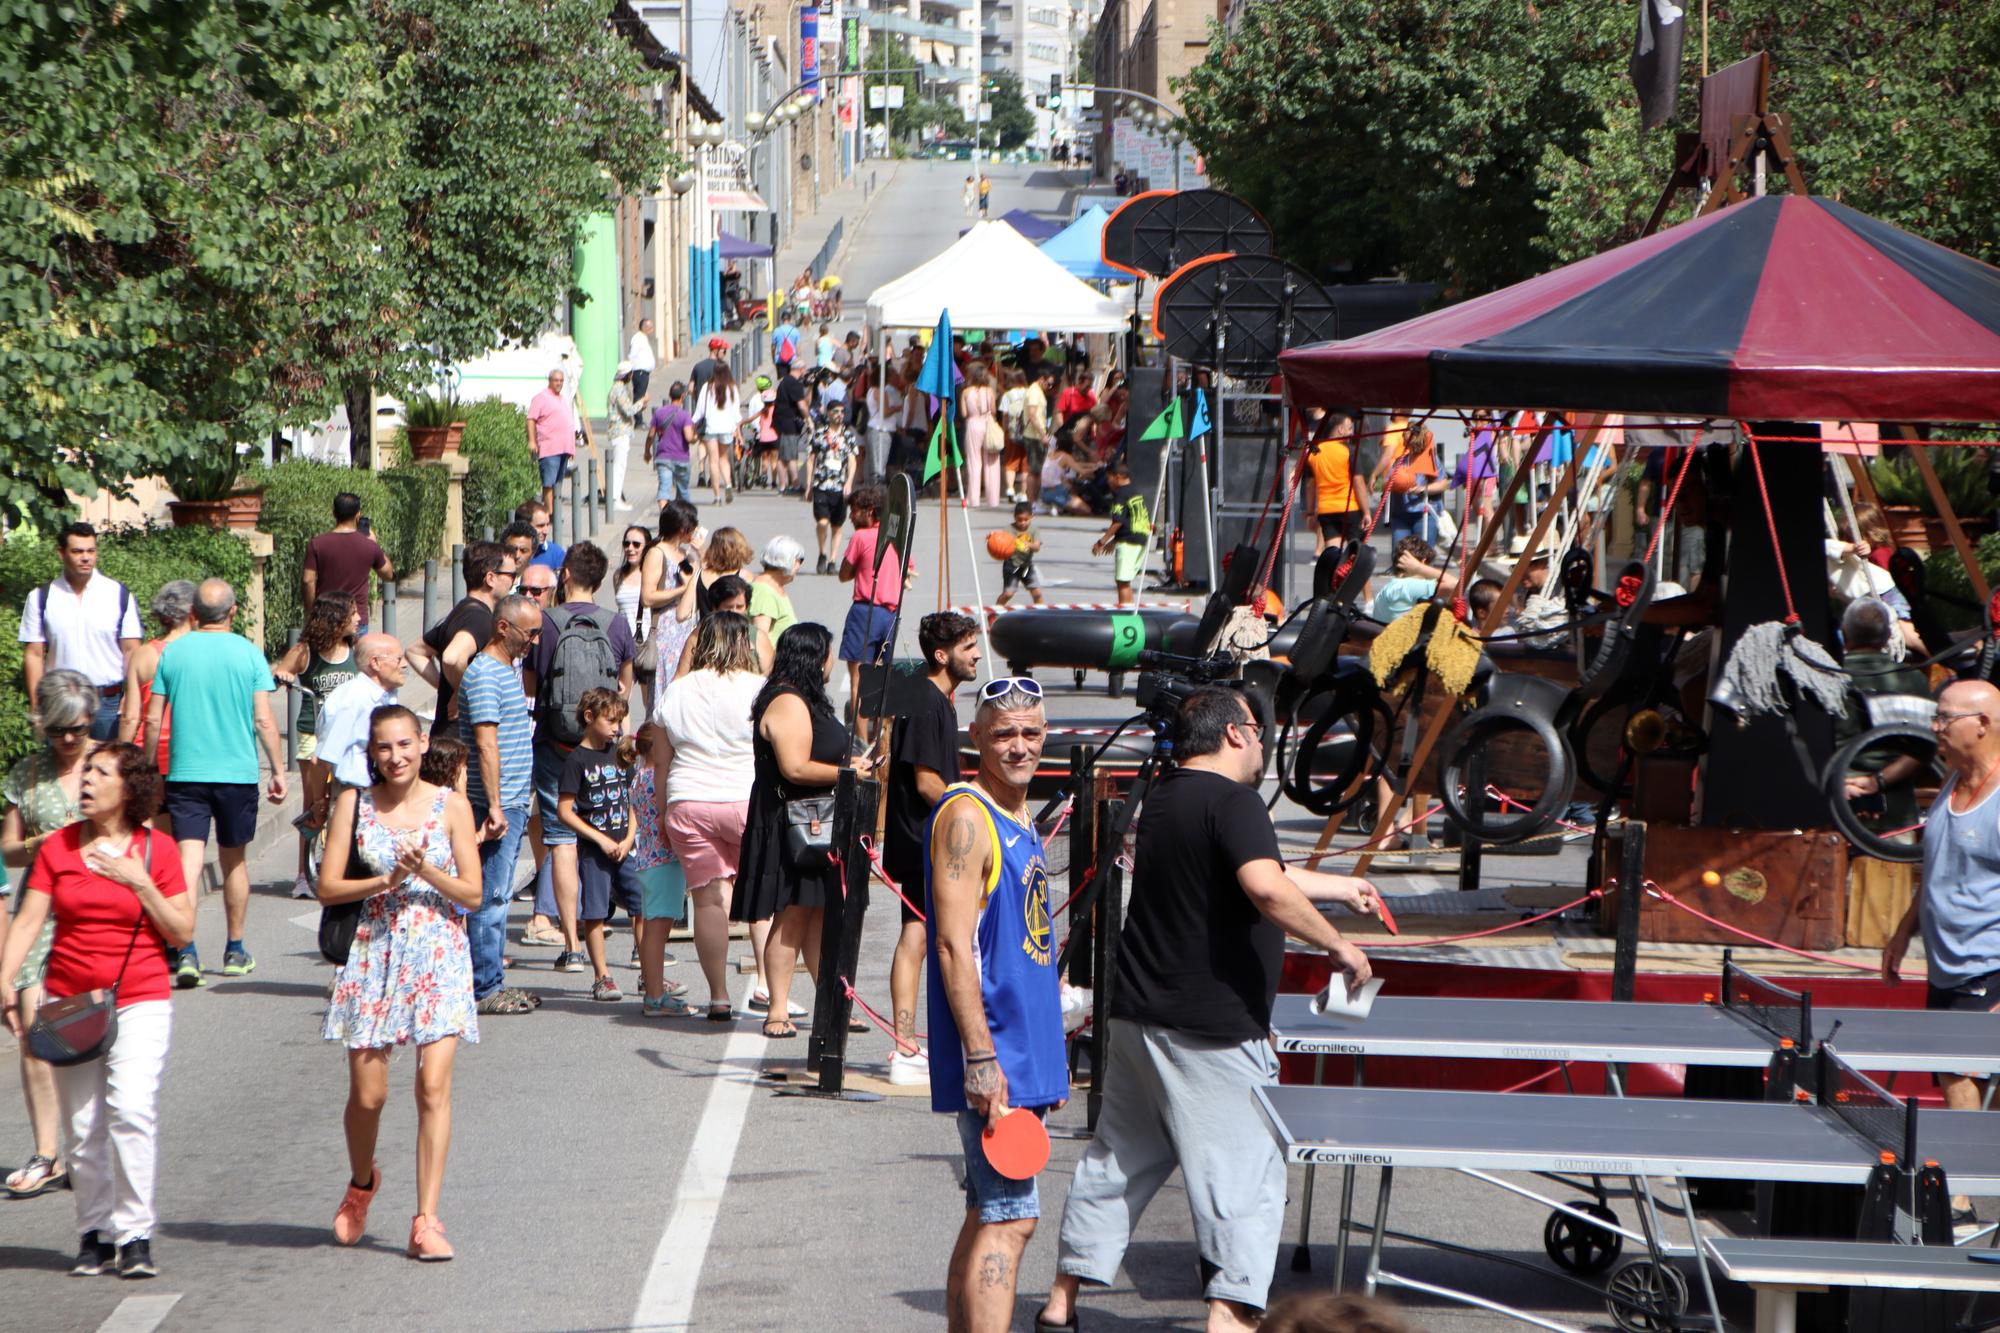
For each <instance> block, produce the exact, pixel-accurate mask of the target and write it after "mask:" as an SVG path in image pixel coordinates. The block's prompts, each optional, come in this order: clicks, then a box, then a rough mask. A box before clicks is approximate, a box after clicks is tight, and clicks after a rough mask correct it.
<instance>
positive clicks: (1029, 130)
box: [980, 69, 1035, 153]
mask: <svg viewBox="0 0 2000 1333" xmlns="http://www.w3.org/2000/svg"><path fill="white" fill-rule="evenodd" d="M987 77H988V78H989V79H990V80H991V82H990V84H988V86H986V87H985V88H982V89H981V90H980V96H981V97H983V98H984V99H985V100H986V101H988V102H991V103H992V104H993V119H991V120H990V121H988V122H987V123H986V133H988V134H990V135H992V136H993V142H994V143H995V144H996V145H998V150H999V151H1000V152H1003V153H1010V152H1012V151H1013V150H1014V149H1016V148H1019V147H1020V146H1021V145H1022V144H1024V143H1026V142H1028V140H1030V139H1032V138H1034V137H1035V113H1034V112H1033V111H1031V110H1029V108H1028V99H1027V98H1025V97H1023V96H1022V95H1021V77H1020V75H1018V74H1016V73H1014V71H1013V70H1011V69H1003V70H1001V71H1000V72H999V73H997V74H992V75H988V76H987Z"/></svg>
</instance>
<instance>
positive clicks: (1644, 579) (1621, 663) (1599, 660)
mask: <svg viewBox="0 0 2000 1333" xmlns="http://www.w3.org/2000/svg"><path fill="white" fill-rule="evenodd" d="M1634 572H1637V574H1638V575H1639V593H1638V595H1637V596H1636V597H1634V598H1633V599H1632V605H1630V606H1628V607H1626V608H1624V610H1623V611H1621V612H1620V613H1619V615H1618V616H1617V618H1616V619H1614V620H1609V621H1606V622H1605V625H1604V637H1603V638H1601V639H1599V640H1598V641H1597V651H1596V652H1595V653H1593V654H1592V655H1591V658H1590V664H1589V665H1588V666H1586V667H1585V668H1584V669H1583V674H1582V675H1581V676H1579V677H1578V678H1577V682H1576V691H1577V693H1578V694H1580V695H1582V696H1584V697H1586V698H1588V697H1591V696H1594V695H1598V694H1602V693H1604V692H1605V691H1606V690H1608V689H1609V688H1610V687H1611V684H1612V682H1613V681H1615V680H1617V679H1618V678H1619V677H1620V676H1622V675H1624V674H1625V663H1626V661H1627V660H1628V659H1629V658H1630V657H1631V656H1632V643H1633V641H1634V640H1635V639H1636V638H1637V637H1638V634H1639V622H1640V618H1641V617H1642V616H1644V615H1645V614H1646V608H1647V607H1649V606H1651V605H1652V604H1653V589H1654V587H1655V586H1656V584H1655V581H1654V578H1653V567H1652V566H1651V565H1650V564H1648V563H1647V562H1645V561H1643V560H1634V561H1632V562H1631V563H1629V564H1627V565H1626V566H1625V567H1624V568H1623V569H1621V570H1619V571H1618V577H1619V579H1620V580H1623V579H1624V578H1625V577H1626V576H1627V575H1628V574H1632V573H1634ZM1612 587H1613V588H1614V589H1615V588H1616V587H1617V584H1615V583H1614V584H1613V585H1612Z"/></svg>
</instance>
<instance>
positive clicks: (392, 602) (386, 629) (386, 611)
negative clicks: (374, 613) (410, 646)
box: [382, 580, 403, 639]
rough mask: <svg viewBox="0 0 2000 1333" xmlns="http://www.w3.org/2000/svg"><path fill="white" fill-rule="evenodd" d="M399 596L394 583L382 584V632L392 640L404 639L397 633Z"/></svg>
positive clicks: (384, 582) (386, 581)
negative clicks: (397, 601) (397, 600)
mask: <svg viewBox="0 0 2000 1333" xmlns="http://www.w3.org/2000/svg"><path fill="white" fill-rule="evenodd" d="M398 596H400V594H399V593H398V591H397V589H396V585H395V584H394V583H393V582H390V581H388V580H384V581H383V583H382V632H383V633H384V634H387V635H388V636H389V637H390V638H392V639H400V638H401V637H403V636H402V635H400V634H398V633H396V599H397V597H398Z"/></svg>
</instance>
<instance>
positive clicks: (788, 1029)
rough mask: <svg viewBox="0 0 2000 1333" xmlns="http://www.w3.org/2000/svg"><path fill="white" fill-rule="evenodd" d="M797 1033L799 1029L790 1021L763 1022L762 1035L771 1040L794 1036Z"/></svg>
mask: <svg viewBox="0 0 2000 1333" xmlns="http://www.w3.org/2000/svg"><path fill="white" fill-rule="evenodd" d="M798 1035H799V1030H798V1029H797V1028H796V1027H794V1026H792V1025H791V1024H790V1023H785V1022H777V1023H766V1024H764V1036H765V1037H766V1038H768V1039H770V1040H772V1041H776V1040H778V1039H780V1038H783V1037H796V1036H798Z"/></svg>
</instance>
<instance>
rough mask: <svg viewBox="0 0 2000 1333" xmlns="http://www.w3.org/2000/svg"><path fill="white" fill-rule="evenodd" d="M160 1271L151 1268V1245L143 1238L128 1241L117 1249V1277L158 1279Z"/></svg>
mask: <svg viewBox="0 0 2000 1333" xmlns="http://www.w3.org/2000/svg"><path fill="white" fill-rule="evenodd" d="M159 1275H160V1270H159V1269H157V1268H155V1267H154V1266H153V1244H152V1242H151V1241H149V1240H147V1239H146V1238H145V1237H144V1236H141V1237H139V1239H137V1240H128V1241H126V1242H125V1243H124V1244H123V1245H120V1246H119V1247H118V1276H119V1277H122V1278H127V1279H131V1278H146V1277H158V1276H159Z"/></svg>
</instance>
